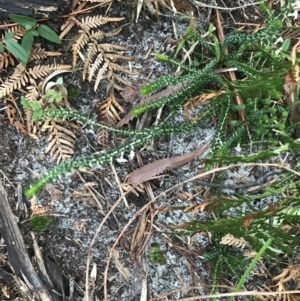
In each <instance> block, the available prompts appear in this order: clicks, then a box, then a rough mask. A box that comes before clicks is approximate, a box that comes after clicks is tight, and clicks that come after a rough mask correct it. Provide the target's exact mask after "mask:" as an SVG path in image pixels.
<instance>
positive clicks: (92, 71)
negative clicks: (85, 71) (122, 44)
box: [88, 52, 108, 82]
mask: <svg viewBox="0 0 300 301" xmlns="http://www.w3.org/2000/svg"><path fill="white" fill-rule="evenodd" d="M102 63H103V53H102V52H100V53H99V54H98V55H97V56H96V58H95V60H94V63H93V64H91V65H90V68H89V77H88V81H89V82H90V81H91V80H92V78H93V75H94V74H96V71H97V70H98V68H99V67H100V65H101V64H102ZM107 67H108V65H107V64H106V65H105V64H104V65H103V66H102V68H101V69H100V71H99V73H101V75H102V74H103V73H104V72H105V71H106V69H107ZM99 73H98V75H99ZM101 75H100V76H101Z"/></svg>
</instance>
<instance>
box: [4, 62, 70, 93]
mask: <svg viewBox="0 0 300 301" xmlns="http://www.w3.org/2000/svg"><path fill="white" fill-rule="evenodd" d="M64 69H67V70H68V69H71V66H70V65H57V64H51V65H37V66H35V67H33V68H29V69H28V70H25V67H24V66H23V65H22V64H19V65H18V66H17V68H16V69H15V71H14V73H13V74H12V75H11V76H10V77H9V78H8V79H7V80H6V81H5V82H4V83H3V84H2V85H1V86H0V97H4V96H5V95H7V94H9V93H11V92H12V91H14V90H16V89H21V88H22V87H24V86H26V85H27V84H28V83H31V82H33V83H35V81H34V80H33V79H44V78H45V76H47V75H49V73H50V72H52V71H56V70H64Z"/></svg>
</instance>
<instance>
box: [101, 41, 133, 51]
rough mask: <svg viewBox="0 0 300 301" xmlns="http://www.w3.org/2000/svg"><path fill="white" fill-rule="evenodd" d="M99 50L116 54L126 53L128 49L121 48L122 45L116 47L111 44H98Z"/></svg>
mask: <svg viewBox="0 0 300 301" xmlns="http://www.w3.org/2000/svg"><path fill="white" fill-rule="evenodd" d="M98 50H99V51H102V50H104V51H106V52H107V51H109V52H116V51H126V50H127V47H124V46H120V45H115V44H110V43H102V44H98Z"/></svg>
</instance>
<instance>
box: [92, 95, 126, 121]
mask: <svg viewBox="0 0 300 301" xmlns="http://www.w3.org/2000/svg"><path fill="white" fill-rule="evenodd" d="M97 113H98V118H99V120H101V121H108V122H110V123H114V124H116V123H117V122H118V121H119V120H121V117H120V115H119V114H120V113H123V114H125V113H126V111H125V109H124V108H123V107H122V106H121V105H120V104H119V103H118V102H117V100H116V98H115V96H114V94H113V93H110V95H109V96H108V97H107V98H106V99H105V101H104V102H103V103H102V104H101V105H99V107H98V109H97Z"/></svg>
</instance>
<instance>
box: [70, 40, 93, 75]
mask: <svg viewBox="0 0 300 301" xmlns="http://www.w3.org/2000/svg"><path fill="white" fill-rule="evenodd" d="M97 51H98V49H97V45H96V43H90V44H89V46H88V51H87V57H86V59H85V60H84V65H83V72H82V79H83V80H85V79H86V75H87V73H88V70H89V68H91V67H90V66H91V63H92V61H93V59H94V56H95V55H96V54H97ZM73 55H74V53H73ZM74 66H75V65H73V67H74Z"/></svg>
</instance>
